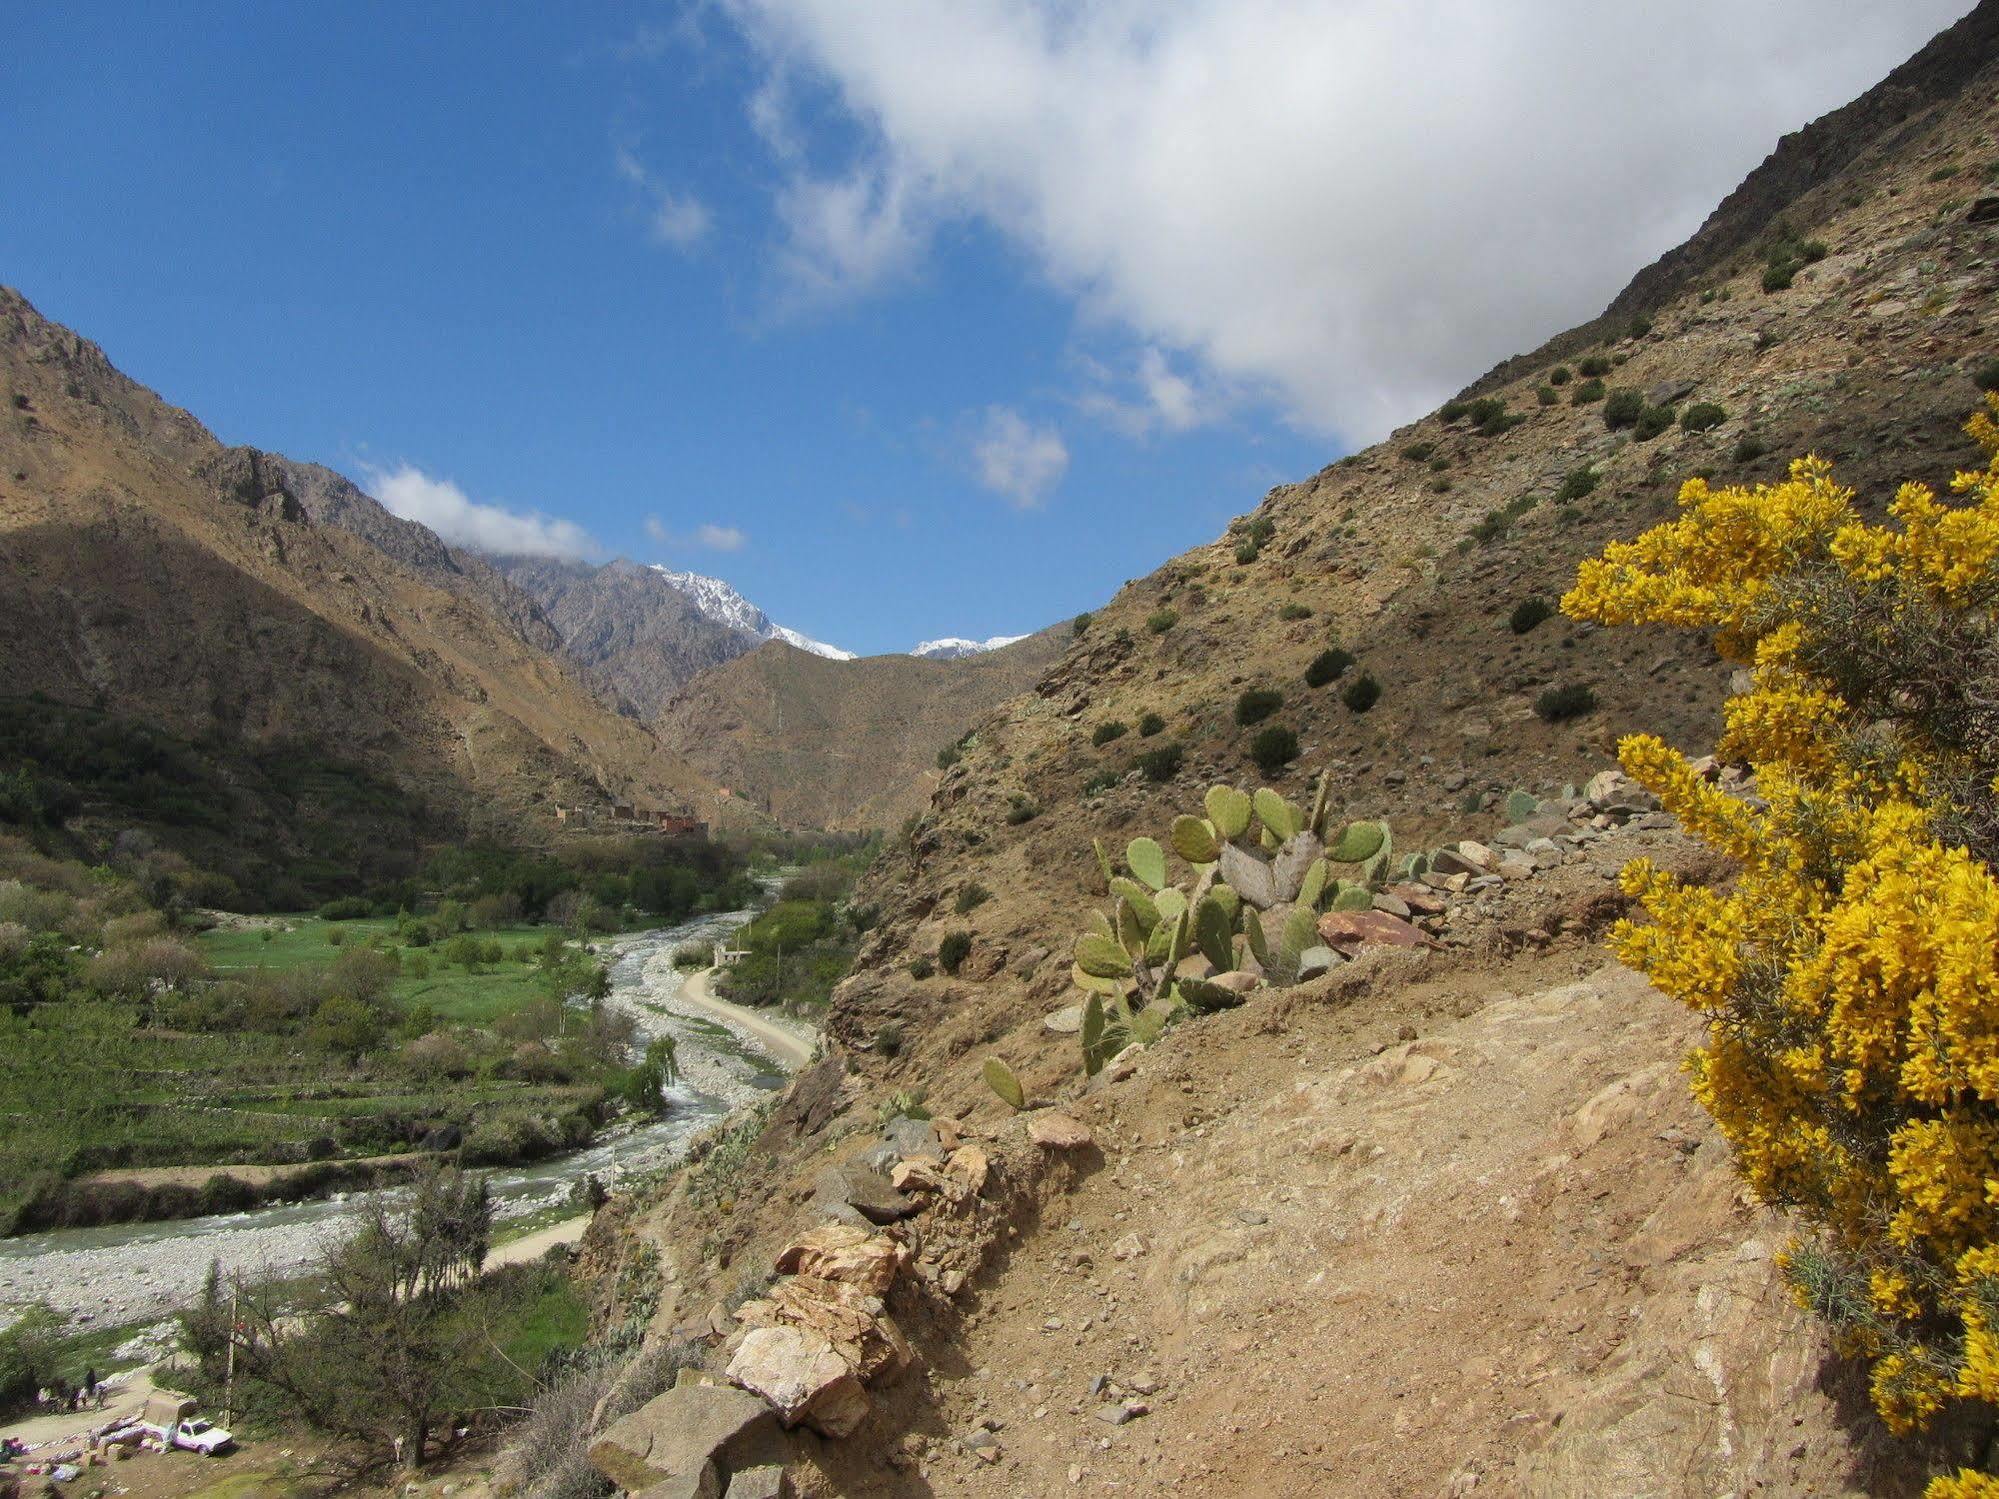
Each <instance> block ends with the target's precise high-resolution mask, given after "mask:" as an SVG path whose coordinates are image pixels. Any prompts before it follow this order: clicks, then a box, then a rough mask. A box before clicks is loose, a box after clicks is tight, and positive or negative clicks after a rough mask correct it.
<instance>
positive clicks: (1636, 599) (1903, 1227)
mask: <svg viewBox="0 0 1999 1499" xmlns="http://www.w3.org/2000/svg"><path fill="white" fill-rule="evenodd" d="M1966 431H1967V432H1968V433H1969V434H1970V436H1971V437H1972V438H1973V439H1974V440H1975V441H1976V442H1977V443H1978V444H1979V445H1980V446H1981V447H1982V448H1983V449H1984V451H1985V455H1986V463H1985V466H1984V467H1983V468H1982V469H1974V470H1971V471H1968V472H1965V473H1961V474H1959V475H1958V476H1957V478H1956V480H1955V481H1954V483H1953V485H1952V489H1953V491H1954V492H1955V494H1956V495H1957V496H1958V497H1959V498H1958V500H1957V502H1956V503H1951V502H1946V501H1943V500H1939V499H1938V498H1937V497H1936V496H1935V495H1934V494H1933V493H1932V492H1931V491H1930V490H1929V489H1927V488H1925V487H1924V486H1922V485H1920V484H1905V485H1903V486H1902V488H1901V490H1900V491H1899V492H1898V493H1897V494H1896V495H1895V497H1894V499H1893V501H1892V502H1891V503H1890V505H1889V506H1888V509H1887V518H1886V521H1885V523H1883V524H1879V525H1875V524H1870V523H1869V522H1868V521H1867V520H1866V519H1864V518H1863V516H1862V515H1861V514H1860V512H1859V511H1858V510H1857V509H1856V508H1855V504H1854V495H1853V493H1852V492H1851V491H1850V490H1847V489H1844V488H1841V487H1840V486H1839V485H1838V484H1837V483H1835V482H1834V479H1833V473H1832V468H1831V465H1829V464H1828V463H1826V462H1824V461H1822V460H1820V459H1817V458H1801V459H1799V460H1797V461H1796V462H1795V463H1793V464H1792V465H1791V468H1790V473H1789V477H1788V478H1787V479H1786V480H1785V481H1784V482H1783V483H1781V484H1775V485H1758V486H1756V487H1754V488H1740V487H1735V488H1712V487H1710V486H1709V485H1708V484H1707V483H1705V482H1704V481H1702V480H1698V479H1696V480H1692V481H1690V482H1689V483H1687V485H1686V486H1685V487H1684V488H1683V489H1682V490H1681V491H1680V512H1679V515H1678V517H1677V518H1676V519H1674V520H1672V521H1670V522H1668V523H1667V524H1665V525H1661V526H1658V527H1656V528H1655V529H1653V530H1651V531H1649V532H1647V533H1646V534H1644V535H1643V536H1640V537H1639V538H1637V539H1636V540H1635V541H1630V542H1622V543H1614V544H1613V545H1611V546H1610V547H1608V548H1606V550H1605V551H1604V554H1603V555H1602V556H1601V557H1599V558H1595V559H1592V560H1590V561H1588V562H1585V563H1584V564H1583V565H1582V567H1581V569H1580V571H1579V573H1578V576H1577V579H1576V585H1575V587H1574V589H1573V590H1572V591H1571V592H1570V593H1569V594H1568V595H1567V597H1565V598H1564V599H1563V600H1562V608H1563V610H1564V612H1565V613H1567V614H1569V615H1571V616H1572V617H1574V618H1577V619H1588V620H1595V621H1598V622H1600V623H1603V624H1638V623H1645V624H1666V625H1676V626H1680V627H1683V628H1687V629H1697V630H1705V631H1710V632H1712V633H1713V635H1714V637H1715V641H1716V645H1717V648H1718V649H1719V650H1720V651H1721V652H1722V653H1723V655H1724V656H1726V657H1728V658H1730V659H1733V660H1735V661H1738V662H1740V663H1742V664H1743V665H1744V666H1746V667H1748V668H1749V670H1750V682H1751V684H1752V685H1751V686H1750V687H1749V689H1748V690H1747V691H1745V692H1741V693H1738V694H1736V695H1735V696H1733V697H1731V698H1730V700H1729V702H1728V704H1727V709H1726V718H1725V729H1724V733H1723V736H1722V741H1721V744H1720V745H1719V746H1718V747H1717V748H1718V751H1719V753H1720V754H1721V755H1722V756H1724V757H1725V758H1729V759H1733V760H1741V761H1746V762H1748V763H1749V765H1750V766H1751V767H1752V768H1753V770H1754V772H1755V776H1756V783H1755V792H1756V795H1755V797H1753V798H1747V797H1737V796H1731V795H1728V794H1727V793H1725V792H1724V791H1723V790H1722V789H1721V788H1719V787H1718V786H1715V785H1713V784H1711V783H1709V782H1708V781H1706V780H1705V779H1703V778H1702V777H1701V776H1700V775H1698V774H1697V773H1696V772H1695V771H1694V769H1693V768H1692V766H1691V765H1690V764H1689V763H1688V762H1687V760H1686V758H1685V757H1684V756H1682V755H1680V754H1679V753H1677V752H1676V751H1674V750H1672V749H1670V748H1669V747H1667V746H1666V745H1665V744H1664V743H1662V742H1661V741H1660V740H1658V739H1656V738H1654V737H1652V736H1649V735H1642V734H1641V735H1636V736H1633V737H1631V738H1629V739H1626V740H1625V741H1624V743H1623V744H1622V745H1621V746H1620V751H1619V758H1620V759H1621V761H1622V762H1623V765H1624V767H1625V769H1626V771H1627V772H1628V773H1629V774H1630V775H1631V776H1632V777H1633V778H1634V779H1635V780H1637V781H1639V782H1640V783H1642V784H1643V785H1645V786H1646V787H1648V788H1649V789H1650V790H1652V791H1653V792H1654V793H1655V794H1657V795H1658V797H1659V798H1660V800H1661V801H1662V802H1663V804H1664V805H1665V806H1666V808H1667V809H1668V810H1669V811H1671V812H1673V813H1674V814H1675V815H1676V816H1677V817H1678V818H1679V820H1680V822H1681V823H1682V825H1683V826H1684V827H1685V828H1686V829H1687V830H1688V831H1689V832H1690V833H1691V834H1693V835H1694V836H1696V837H1699V838H1701V839H1702V840H1703V841H1705V842H1707V843H1709V844H1711V845H1712V846H1714V847H1715V848H1717V849H1720V850H1721V851H1723V852H1725V853H1726V854H1727V855H1728V856H1729V857H1730V858H1731V859H1733V860H1734V861H1735V862H1736V863H1737V864H1738V865H1739V866H1740V871H1741V872H1740V875H1739V878H1738V879H1737V881H1736V883H1735V885H1734V887H1733V889H1732V890H1730V891H1729V892H1728V893H1726V894H1723V893H1719V892H1716V891H1713V890H1709V889H1706V888H1703V887H1699V886H1689V885H1687V884H1684V883H1682V882H1681V881H1679V880H1677V879H1675V878H1674V877H1672V876H1670V875H1668V874H1665V873H1663V872H1661V871H1660V870H1658V869H1657V868H1655V867H1653V866H1652V865H1650V864H1649V863H1647V862H1646V861H1644V860H1638V861H1634V862H1633V863H1632V864H1631V865H1629V866H1627V868H1626V869H1625V871H1624V874H1623V884H1624V888H1625V890H1626V891H1627V892H1628V893H1630V894H1631V895H1632V896H1633V897H1634V898H1635V899H1636V900H1637V901H1638V902H1639V903H1640V905H1642V907H1643V908H1644V910H1645V911H1646V913H1647V914H1648V915H1649V917H1650V918H1651V919H1650V921H1649V922H1646V923H1644V924H1642V925H1641V924H1636V923H1631V922H1626V923H1623V924H1621V925H1620V926H1619V927H1618V929H1617V931H1616V933H1615V934H1614V938H1613V940H1614V942H1615V943H1616V945H1617V948H1618V950H1619V953H1620V955H1621V956H1622V957H1623V958H1624V959H1625V961H1626V962H1628V963H1630V964H1632V965H1633V966H1634V967H1636V968H1638V969H1640V970H1641V971H1643V972H1644V973H1645V974H1647V975H1648V976H1649V977H1650V978H1651V979H1652V980H1653V982H1654V983H1655V984H1657V985H1658V986H1659V987H1660V988H1661V989H1662V990H1664V991H1665V992H1667V993H1669V994H1672V995H1674V996H1675V997H1677V998H1679V999H1681V1000H1683V1001H1684V1002H1685V1003H1687V1004H1688V1005H1691V1006H1692V1007H1694V1008H1695V1009H1697V1010H1699V1011H1700V1012H1701V1014H1702V1015H1703V1016H1704V1017H1706V1020H1707V1035H1706V1039H1705V1042H1704V1044H1703V1045H1702V1046H1701V1047H1700V1048H1699V1049H1698V1050H1697V1051H1696V1052H1695V1054H1694V1055H1693V1056H1692V1057H1691V1058H1690V1059H1689V1061H1688V1070H1689V1072H1690V1074H1691V1076H1692V1079H1693V1087H1694V1092H1695V1094H1696V1096H1697V1097H1698V1098H1699V1099H1700V1101H1701V1103H1702V1104H1703V1105H1704V1106H1705V1107H1706V1108H1707V1109H1708V1111H1709V1112H1710V1113H1711V1114H1713V1116H1714V1118H1715V1120H1716V1122H1717V1123H1718V1124H1719V1125H1720V1127H1721V1130H1722V1132H1723V1133H1724V1134H1725V1135H1726V1136H1727V1138H1728V1140H1729V1142H1730V1144H1731V1145H1732V1146H1733V1147H1734V1150H1735V1155H1736V1159H1737V1161H1738V1162H1739V1164H1740V1167H1741V1170H1742V1173H1743V1175H1744V1176H1745V1177H1746V1178H1747V1179H1748V1181H1749V1182H1750V1183H1751V1185H1752V1186H1753V1187H1754V1188H1755V1190H1756V1191H1757V1193H1758V1194H1759V1195H1760V1196H1762V1198H1763V1199H1764V1200H1765V1201H1767V1202H1770V1203H1773V1204H1776V1205H1779V1206H1782V1207H1785V1208H1788V1209H1791V1210H1792V1211H1793V1212H1794V1213H1795V1214H1796V1215H1797V1216H1798V1218H1799V1219H1800V1220H1801V1221H1802V1222H1803V1223H1804V1224H1805V1225H1806V1232H1805V1233H1804V1234H1802V1235H1801V1237H1800V1238H1799V1240H1798V1241H1797V1242H1795V1243H1794V1244H1793V1245H1792V1246H1791V1249H1790V1252H1789V1253H1788V1254H1787V1255H1786V1257H1785V1265H1786V1270H1787V1273H1788V1274H1789V1276H1790V1278H1791V1280H1792V1283H1793V1285H1794V1286H1795V1288H1796V1290H1797V1292H1798V1295H1799V1298H1800V1300H1801V1302H1803V1303H1804V1304H1805V1305H1806V1306H1808V1307H1810V1308H1812V1309H1814V1310H1816V1311H1818V1312H1819V1313H1821V1314H1823V1315H1824V1316H1825V1317H1826V1318H1827V1319H1828V1320H1829V1321H1830V1322H1831V1323H1832V1324H1833V1325H1834V1327H1835V1328H1836V1329H1837V1334H1838V1337H1839V1339H1840V1341H1841V1344H1842V1346H1843V1347H1844V1348H1846V1349H1847V1350H1849V1351H1851V1352H1853V1353H1856V1354H1858V1355H1860V1356H1863V1357H1865V1358H1866V1359H1868V1360H1869V1361H1870V1363H1871V1366H1872V1370H1873V1375H1872V1389H1873V1395H1874V1400H1875V1404H1876V1406H1877V1407H1878V1408H1879V1410H1880V1412H1881V1414H1882V1416H1883V1418H1884V1419H1885V1420H1886V1421H1887V1423H1888V1424H1889V1425H1890V1426H1891V1427H1892V1428H1894V1429H1895V1430H1897V1431H1904V1432H1906V1431H1911V1430H1914V1429H1917V1428H1920V1427H1922V1426H1924V1425H1925V1424H1927V1423H1928V1421H1929V1420H1930V1418H1931V1417H1932V1416H1934V1415H1935V1414H1936V1413H1937V1412H1939V1411H1940V1410H1942V1409H1943V1408H1944V1407H1945V1406H1946V1405H1948V1404H1950V1403H1951V1402H1953V1401H1961V1400H1979V1401H1987V1402H1992V1403H1999V880H1995V877H1994V873H1993V871H1994V869H1995V868H1999V397H1988V409H1987V410H1986V411H1981V412H1979V413H1978V414H1977V415H1975V416H1974V417H1973V418H1972V419H1971V420H1970V422H1968V423H1967V424H1966ZM1930 1493H1931V1495H1932V1496H1971V1495H1988V1494H1989V1495H1994V1496H1995V1499H1999V1482H1995V1481H1994V1480H1993V1479H1991V1478H1990V1477H1987V1476H1986V1475H1982V1474H1977V1473H1971V1472H1968V1471H1967V1472H1963V1473H1960V1474H1958V1475H1957V1476H1955V1477H1951V1478H1939V1479H1937V1480H1936V1481H1935V1482H1934V1483H1933V1484H1932V1486H1931V1489H1930Z"/></svg>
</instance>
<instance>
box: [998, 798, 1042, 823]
mask: <svg viewBox="0 0 1999 1499" xmlns="http://www.w3.org/2000/svg"><path fill="white" fill-rule="evenodd" d="M1040 815H1041V807H1040V804H1039V803H1037V802H1036V801H1034V800H1033V799H1032V798H1031V797H1026V796H1022V795H1021V794H1019V793H1018V792H1016V793H1015V794H1014V795H1013V797H1012V799H1011V800H1010V801H1009V802H1008V803H1007V809H1006V822H1007V826H1008V827H1013V828H1017V827H1019V826H1020V825H1021V824H1022V823H1024V822H1032V821H1034V819H1035V818H1037V817H1039V816H1040Z"/></svg>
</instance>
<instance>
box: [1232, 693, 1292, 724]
mask: <svg viewBox="0 0 1999 1499" xmlns="http://www.w3.org/2000/svg"><path fill="white" fill-rule="evenodd" d="M1283 706H1284V694H1283V693H1281V692H1279V691H1277V690H1276V689H1275V688H1272V687H1246V688H1244V689H1243V690H1242V692H1241V693H1240V694H1239V695H1238V696H1237V698H1236V700H1235V721H1236V722H1237V723H1239V724H1241V725H1243V726H1244V727H1245V728H1247V727H1248V726H1249V725H1250V724H1253V723H1261V722H1263V720H1264V719H1266V718H1268V717H1270V715H1271V714H1273V713H1275V712H1276V711H1277V710H1278V709H1279V708H1281V707H1283Z"/></svg>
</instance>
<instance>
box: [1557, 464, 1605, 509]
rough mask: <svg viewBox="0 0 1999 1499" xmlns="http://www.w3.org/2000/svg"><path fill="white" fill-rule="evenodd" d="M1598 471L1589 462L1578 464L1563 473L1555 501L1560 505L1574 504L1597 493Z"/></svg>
mask: <svg viewBox="0 0 1999 1499" xmlns="http://www.w3.org/2000/svg"><path fill="white" fill-rule="evenodd" d="M1596 486H1597V473H1596V470H1595V469H1593V468H1591V467H1590V466H1589V465H1588V464H1587V463H1582V464H1578V465H1577V466H1576V467H1574V468H1572V469H1570V470H1569V471H1568V472H1567V473H1566V474H1563V475H1562V482H1561V484H1560V485H1559V486H1557V488H1556V490H1555V502H1556V503H1557V504H1559V505H1568V504H1573V503H1574V502H1575V501H1577V500H1580V499H1583V498H1585V497H1587V496H1589V495H1592V494H1594V493H1596Z"/></svg>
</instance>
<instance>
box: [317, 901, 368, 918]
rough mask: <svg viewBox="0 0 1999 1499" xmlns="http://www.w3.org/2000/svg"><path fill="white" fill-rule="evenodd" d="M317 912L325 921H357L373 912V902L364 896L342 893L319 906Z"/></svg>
mask: <svg viewBox="0 0 1999 1499" xmlns="http://www.w3.org/2000/svg"><path fill="white" fill-rule="evenodd" d="M319 914H320V916H321V918H322V919H324V920H326V921H359V920H360V919H361V918H362V917H364V916H372V915H374V914H375V903H374V902H373V901H371V900H369V899H367V898H366V897H365V896H360V895H343V896H341V897H339V898H338V899H337V900H330V901H328V902H327V903H326V904H325V905H323V906H321V907H320V908H319Z"/></svg>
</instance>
